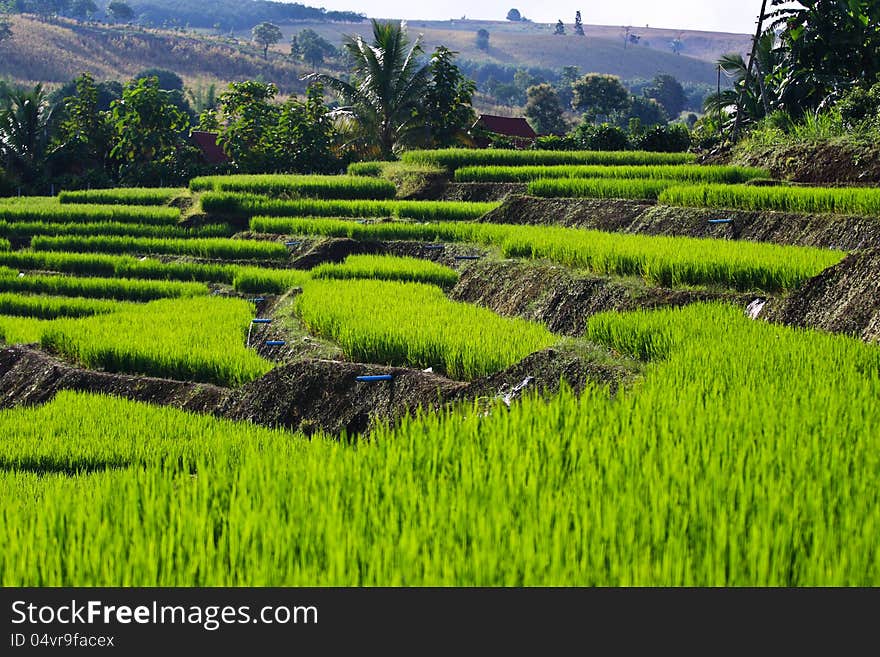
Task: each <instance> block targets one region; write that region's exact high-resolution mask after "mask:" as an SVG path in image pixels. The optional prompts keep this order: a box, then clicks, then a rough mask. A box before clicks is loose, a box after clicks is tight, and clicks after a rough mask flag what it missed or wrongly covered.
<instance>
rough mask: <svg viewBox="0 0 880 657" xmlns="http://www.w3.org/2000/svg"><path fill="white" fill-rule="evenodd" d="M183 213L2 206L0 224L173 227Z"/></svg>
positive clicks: (143, 208)
mask: <svg viewBox="0 0 880 657" xmlns="http://www.w3.org/2000/svg"><path fill="white" fill-rule="evenodd" d="M179 220H180V210H178V209H177V208H164V207H152V206H138V205H77V204H71V205H59V204H57V203H55V204H52V203H34V204H26V203H16V204H3V203H0V221H5V222H8V223H21V222H46V223H83V224H84V223H104V222H113V223H131V224H153V225H168V226H173V225H175V224H176V223H177V222H178V221H179Z"/></svg>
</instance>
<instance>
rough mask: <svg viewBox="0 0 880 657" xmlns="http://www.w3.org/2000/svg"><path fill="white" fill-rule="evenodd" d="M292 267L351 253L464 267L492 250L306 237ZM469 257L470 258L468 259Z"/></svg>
mask: <svg viewBox="0 0 880 657" xmlns="http://www.w3.org/2000/svg"><path fill="white" fill-rule="evenodd" d="M296 248H297V249H298V250H297V251H296V252H295V254H294V260H293V263H292V265H291V266H292V267H293V268H294V269H305V270H308V269H312V268H313V267H317V266H318V265H321V264H324V263H338V262H342V261H343V260H345V259H346V258H347V257H348V256H350V255H393V256H398V257H410V258H422V259H425V260H431V261H432V262H436V263H438V264H441V265H446V266H447V267H452V268H461V267H464V266H466V265H467V264H468V263H470V262H472V261H471V260H470V258H472V257H476V256H479V257H484V256H485V255H486V254H487V253H488V251H487V250H485V249H480V248H479V247H474V246H471V245H469V244H455V243H449V242H445V243H443V244H440V243H434V242H414V241H409V240H390V241H387V242H383V241H373V240H354V239H350V238H348V237H332V238H326V239H325V238H318V239H304V240H302V242H301V244H300V245H299V246H297V247H296ZM464 258H467V259H464Z"/></svg>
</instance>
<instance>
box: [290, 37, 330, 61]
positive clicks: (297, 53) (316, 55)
mask: <svg viewBox="0 0 880 657" xmlns="http://www.w3.org/2000/svg"><path fill="white" fill-rule="evenodd" d="M290 54H291V55H292V56H294V57H296V58H298V59H301V60H303V61H304V62H306V63H307V64H311V65H312V67H313V68H317V67H318V66H320V65H321V64H323V63H324V58H325V57H333V56H335V55H336V48H334V47H333V44H332V43H330V42H329V41H327V39H325V38H323V37H322V36H321V35H320V34H318V33H317V32H315V31H314V30H312V29H309V28H306V29H304V30H302V31H301V32H300V33H299V34H298V35H297V36H294V37H292V38H291V40H290Z"/></svg>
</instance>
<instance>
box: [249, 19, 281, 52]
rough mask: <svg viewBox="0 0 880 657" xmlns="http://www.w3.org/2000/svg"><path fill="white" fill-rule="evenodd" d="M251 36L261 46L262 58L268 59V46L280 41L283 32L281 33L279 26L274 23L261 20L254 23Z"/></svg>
mask: <svg viewBox="0 0 880 657" xmlns="http://www.w3.org/2000/svg"><path fill="white" fill-rule="evenodd" d="M251 36H252V37H253V39H254V41H255V42H256V43H258V44H259V45H261V46H262V47H263V59H269V47H270V46H274V45H275V44H276V43H278V42H279V41H281V39H282V38H283V37H284V34H282V33H281V28H280V27H278V26H277V25H275V24H274V23H269V22H268V21H263V22H262V23H260V24H258V25H254V27H253V29H252V30H251Z"/></svg>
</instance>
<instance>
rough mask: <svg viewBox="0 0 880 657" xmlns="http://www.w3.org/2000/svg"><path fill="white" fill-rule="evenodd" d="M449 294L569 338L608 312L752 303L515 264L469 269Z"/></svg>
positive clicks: (729, 296)
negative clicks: (594, 316) (715, 303)
mask: <svg viewBox="0 0 880 657" xmlns="http://www.w3.org/2000/svg"><path fill="white" fill-rule="evenodd" d="M449 296H450V298H452V299H453V300H455V301H466V302H468V303H475V304H478V305H481V306H484V307H486V308H489V309H490V310H493V311H494V312H496V313H498V314H499V315H505V316H507V317H521V318H523V319H530V320H535V321H539V322H543V323H544V324H546V325H547V327H548V328H549V329H550V330H551V331H553V332H554V333H560V334H563V335H569V336H580V335H583V333H584V330H585V329H586V321H587V318H588V317H590V316H592V315H595V314H596V313H600V312H604V311H607V310H614V311H618V312H626V311H630V310H638V309H650V308H661V307H666V306H674V307H679V306H686V305H688V304H691V303H698V302H701V301H726V302H729V303H734V304H736V305H739V306H742V307H743V308H745V307H746V306H747V305H748V304H749V302H751V301H752V300H753V299H754V296H753V295H747V294H737V293H733V292H714V291H708V290H674V289H669V288H659V287H646V286H645V285H644V283H643V282H642V281H637V280H632V281H629V280H625V279H619V278H617V279H615V278H611V277H602V276H595V275H592V276H590V275H587V274H583V273H578V272H577V271H576V270H572V269H569V268H567V267H562V266H559V265H549V264H544V263H540V262H527V261H518V260H505V261H501V262H497V261H494V262H493V261H490V262H485V263H475V264H473V265H471V266H470V267H468V268H467V269H466V270H465V271H464V273H463V274H462V276H461V279H460V280H459V282H458V284H457V285H456V286H455V287H454V288H453V289H452V290H451V292H450V295H449Z"/></svg>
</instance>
